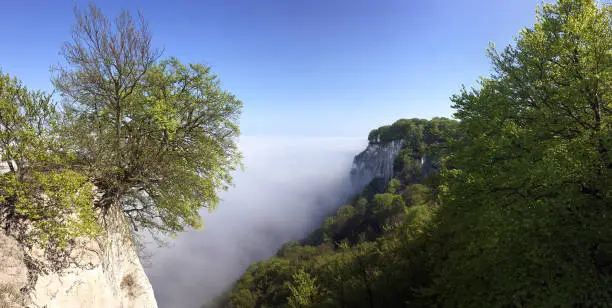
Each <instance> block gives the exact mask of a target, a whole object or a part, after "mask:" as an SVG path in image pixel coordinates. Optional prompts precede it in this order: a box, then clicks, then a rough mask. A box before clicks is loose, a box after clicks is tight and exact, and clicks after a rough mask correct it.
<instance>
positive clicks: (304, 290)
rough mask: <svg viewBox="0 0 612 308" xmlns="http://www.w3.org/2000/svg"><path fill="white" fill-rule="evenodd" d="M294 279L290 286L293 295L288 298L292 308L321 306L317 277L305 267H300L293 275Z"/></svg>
mask: <svg viewBox="0 0 612 308" xmlns="http://www.w3.org/2000/svg"><path fill="white" fill-rule="evenodd" d="M292 278H293V281H292V282H290V283H289V285H288V287H289V290H290V291H291V296H289V298H288V299H287V301H288V303H289V307H291V308H307V307H320V306H319V296H320V295H319V288H318V286H317V279H316V278H312V277H310V274H308V273H306V272H305V271H304V270H303V269H299V270H298V271H297V272H296V273H295V274H293V276H292Z"/></svg>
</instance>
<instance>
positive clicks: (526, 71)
mask: <svg viewBox="0 0 612 308" xmlns="http://www.w3.org/2000/svg"><path fill="white" fill-rule="evenodd" d="M611 12H612V11H611V9H610V7H609V6H608V5H603V4H598V3H596V2H594V1H588V0H560V1H558V2H557V3H554V4H544V5H542V6H541V7H540V8H539V9H538V12H537V22H536V24H535V25H534V26H533V27H532V28H528V29H525V30H523V31H522V32H521V34H520V36H519V37H518V39H517V42H516V45H515V46H508V47H506V48H505V49H504V50H503V51H501V52H499V51H497V50H496V49H495V48H493V47H492V48H491V49H490V53H489V54H490V57H491V59H492V64H493V69H494V74H493V75H492V76H491V77H490V78H485V79H482V80H481V82H480V88H479V89H474V90H471V91H467V90H463V91H462V92H461V93H460V94H459V95H456V96H454V97H453V98H452V100H453V102H454V103H455V108H456V109H457V112H456V117H457V118H459V119H460V120H461V124H460V129H461V131H462V133H463V134H464V136H465V137H464V138H463V139H461V140H460V141H458V142H455V143H454V145H453V149H452V157H451V158H450V160H449V161H450V163H451V164H452V165H453V166H454V168H453V169H451V170H448V171H446V172H444V175H443V182H445V185H447V189H448V190H447V192H446V193H445V194H444V195H443V200H442V204H443V206H442V207H441V211H440V212H439V216H438V219H437V223H436V224H437V225H438V226H439V227H440V232H439V233H438V234H436V235H435V238H437V239H440V241H441V240H442V239H444V245H440V246H439V248H438V249H433V248H432V255H435V256H436V257H437V259H436V260H438V261H434V262H436V265H437V267H436V268H435V272H434V273H435V277H436V279H435V280H434V285H433V287H432V288H431V289H430V291H432V294H433V296H434V297H436V298H437V299H438V300H439V303H440V305H441V306H469V307H482V306H487V307H502V306H504V307H505V306H511V305H512V306H534V307H535V306H550V307H552V306H556V307H569V306H588V307H593V306H598V305H601V304H603V303H609V299H610V298H611V297H612V293H611V292H610V290H611V288H610V287H611V286H612V285H611V284H610V281H612V280H611V279H610V277H611V276H610V272H609V271H608V270H607V269H606V268H607V266H608V264H611V261H612V259H610V258H609V257H608V256H609V251H610V250H609V249H610V248H609V247H610V246H609V245H608V243H609V242H610V238H612V234H611V232H610V229H609V227H608V224H609V219H608V218H607V217H610V215H611V214H612V213H611V212H610V209H611V208H610V204H612V199H611V197H612V194H611V193H610V187H612V186H611V185H610V184H611V183H610V179H611V178H612V164H611V163H612V159H611V158H612V157H611V156H610V150H609V149H610V147H611V146H612V142H611V139H610V136H611V131H610V123H611V122H610V121H611V120H612V117H611V113H610V110H611V107H612V106H611V105H610V93H611V92H610V84H611V83H612V78H611V77H612V74H611V72H612V61H611V60H612V55H611V54H610V52H609V51H610V50H611V49H612V26H611V21H612V19H611ZM434 251H435V253H433V252H434ZM441 260H444V261H441Z"/></svg>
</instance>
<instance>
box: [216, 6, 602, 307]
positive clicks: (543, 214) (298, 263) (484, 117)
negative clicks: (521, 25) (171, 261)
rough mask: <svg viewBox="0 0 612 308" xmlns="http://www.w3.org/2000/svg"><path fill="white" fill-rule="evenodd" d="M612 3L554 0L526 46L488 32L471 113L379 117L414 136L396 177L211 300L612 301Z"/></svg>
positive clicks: (396, 135) (463, 105) (385, 131)
mask: <svg viewBox="0 0 612 308" xmlns="http://www.w3.org/2000/svg"><path fill="white" fill-rule="evenodd" d="M611 13H612V11H611V8H610V6H608V5H604V4H598V3H596V2H594V1H590V0H559V1H558V2H556V3H553V4H543V5H542V6H541V7H539V8H538V11H537V22H536V23H535V25H534V26H533V27H530V28H526V29H524V30H523V31H521V32H520V34H519V35H518V38H517V40H516V43H515V44H514V45H512V46H507V47H506V48H504V49H503V50H501V51H499V50H497V49H496V48H495V47H493V46H491V47H490V49H489V57H490V59H491V63H492V69H493V73H492V74H491V76H489V77H488V78H482V79H481V80H480V81H479V86H478V87H477V88H476V89H471V90H467V89H463V90H462V91H461V92H460V93H459V94H457V95H455V96H453V97H452V99H451V100H452V102H453V103H454V105H453V107H454V108H455V114H454V116H455V118H456V119H457V120H458V122H454V121H451V120H447V119H433V120H431V121H427V120H416V119H413V120H400V121H398V122H397V123H395V124H394V125H391V126H383V127H381V128H378V129H376V130H374V131H372V132H371V133H370V136H369V140H370V142H371V143H385V142H389V141H392V140H398V139H403V140H404V148H403V150H402V152H401V154H400V156H399V157H398V158H397V161H396V163H395V170H394V173H395V176H394V178H393V179H392V180H390V181H389V182H388V183H386V185H385V186H384V188H383V189H381V187H379V186H377V185H370V186H368V187H366V189H365V190H364V192H363V193H361V194H360V195H359V196H358V197H357V198H355V200H354V202H352V203H351V204H348V205H344V206H342V207H340V208H339V209H338V211H337V213H336V215H335V216H332V217H329V218H327V219H326V220H325V222H324V224H323V226H322V228H320V229H318V230H316V231H314V232H313V233H312V234H311V235H310V236H309V237H308V238H306V239H304V240H302V241H300V242H292V243H287V244H286V245H284V246H283V247H282V248H281V249H280V250H279V251H278V253H277V254H276V255H275V256H274V257H272V258H270V259H269V260H264V261H261V262H258V263H255V264H253V265H251V266H250V267H249V268H248V269H247V271H246V272H245V273H244V275H243V276H242V277H241V278H240V279H239V280H238V281H237V282H236V283H235V285H234V286H233V288H232V289H231V290H230V291H229V292H227V293H226V294H223V295H220V296H219V298H217V300H216V301H215V303H213V304H212V305H215V306H226V307H405V306H408V307H607V306H611V305H612V229H611V228H610V221H611V220H610V217H612V216H611V215H612V128H611V126H610V125H611V124H612V122H611V121H612V116H611V111H612V103H611V101H612V88H611V86H612V19H611V17H612V15H611ZM423 157H426V158H429V159H427V160H425V165H421V164H420V162H421V158H423ZM423 169H427V170H428V172H423Z"/></svg>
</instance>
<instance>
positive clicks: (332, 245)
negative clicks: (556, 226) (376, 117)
mask: <svg viewBox="0 0 612 308" xmlns="http://www.w3.org/2000/svg"><path fill="white" fill-rule="evenodd" d="M406 121H408V122H409V123H413V122H417V123H420V124H419V125H422V127H426V126H427V127H429V126H428V125H427V123H429V122H428V121H427V120H418V121H416V120H406ZM433 121H438V120H437V119H436V120H433ZM400 123H402V122H400ZM446 127H453V128H452V129H454V126H452V125H448V126H446ZM446 127H443V128H442V130H441V131H440V132H439V135H441V136H442V135H443V136H446V135H448V134H450V132H448V131H446V130H447V129H451V128H446ZM420 133H421V135H414V136H412V137H410V136H407V137H406V138H416V140H417V141H418V142H417V141H414V140H412V139H406V140H405V144H408V145H410V144H412V145H417V148H418V147H420V145H423V149H422V153H425V152H429V153H430V155H432V156H434V155H438V153H437V152H435V151H434V150H430V147H432V146H434V144H433V143H432V144H430V145H427V144H425V143H424V142H423V141H422V140H423V135H422V134H423V130H420ZM441 138H442V137H440V139H439V140H437V141H435V143H436V144H442V143H445V142H446V140H442V139H441ZM403 151H404V152H407V151H409V152H410V153H414V149H412V148H410V147H409V146H407V147H406V148H404V150H403ZM439 156H441V155H439ZM414 161H415V162H417V161H418V162H419V163H420V159H419V160H417V159H414ZM406 172H408V171H406ZM413 172H414V173H411V174H408V173H407V178H409V179H411V180H410V181H403V180H402V179H401V178H393V179H391V180H390V181H389V182H388V183H384V181H382V179H375V180H373V181H372V182H371V183H370V185H368V186H366V187H365V188H364V191H363V192H362V193H361V195H360V196H358V197H356V198H355V200H354V203H353V204H352V205H351V204H349V205H344V206H342V207H340V208H339V209H338V210H337V212H336V213H335V215H333V216H330V217H327V218H326V219H325V220H324V222H323V226H322V228H319V229H317V230H315V231H314V232H312V233H311V234H310V235H309V236H308V237H307V238H306V239H305V240H303V241H300V242H289V243H287V244H285V245H283V247H281V249H280V250H279V251H278V253H277V254H276V257H275V258H273V259H270V260H268V261H265V262H271V263H274V264H276V263H278V262H280V261H279V260H284V262H285V263H282V264H284V266H283V267H282V268H283V274H282V275H278V272H279V268H280V266H271V265H269V264H267V263H256V264H254V265H252V266H251V267H250V268H249V270H247V272H246V273H245V274H244V275H243V276H242V277H241V278H240V280H239V281H238V283H237V284H236V285H235V286H234V287H233V288H232V290H231V291H230V292H229V294H230V297H233V298H234V300H233V301H232V302H230V303H228V304H226V305H225V306H227V307H394V306H404V305H405V303H406V302H407V301H408V300H414V299H415V298H417V295H418V294H420V293H419V292H418V288H419V287H422V286H423V284H424V283H425V282H429V276H428V271H427V270H426V267H427V260H428V259H429V258H428V256H427V255H426V253H425V245H424V243H426V242H425V241H424V240H423V238H424V236H426V235H427V230H426V228H427V226H428V225H429V224H430V221H431V220H432V217H433V216H434V214H435V210H434V208H433V207H432V206H433V205H434V204H437V203H435V202H433V201H432V198H433V197H431V195H433V193H432V192H433V191H437V190H438V188H437V187H434V186H437V185H440V181H439V180H436V179H439V176H435V174H437V172H436V171H435V170H433V169H432V172H433V173H432V174H429V175H426V174H424V172H423V170H422V169H420V168H419V169H418V170H414V171H413ZM413 181H414V182H415V183H416V182H419V183H422V184H413V183H412V182H413ZM406 194H408V195H411V196H412V195H414V198H410V199H409V200H411V201H410V202H411V203H409V204H408V205H411V204H415V206H412V207H408V208H407V207H406V203H405V201H404V197H403V196H405V195H406ZM413 199H414V202H413V201H412V200H413ZM417 204H418V205H417ZM278 258H281V259H278ZM265 277H276V278H279V277H284V278H281V279H280V280H276V281H277V282H276V284H274V288H273V289H275V290H282V291H276V292H277V293H275V294H280V293H282V294H285V293H283V292H286V289H285V288H289V295H288V297H287V298H285V299H284V300H282V301H279V300H278V296H276V295H271V294H263V293H262V292H259V293H258V292H256V291H254V290H253V287H252V286H253V285H254V284H256V282H255V281H261V280H266V278H265ZM276 278H275V279H276ZM266 281H270V280H269V279H268V280H266ZM264 293H265V292H264ZM243 303H250V304H243ZM241 305H242V306H241Z"/></svg>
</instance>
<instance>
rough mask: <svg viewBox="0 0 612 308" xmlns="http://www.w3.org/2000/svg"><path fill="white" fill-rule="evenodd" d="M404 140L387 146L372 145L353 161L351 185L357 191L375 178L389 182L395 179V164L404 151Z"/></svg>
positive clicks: (394, 141) (389, 143) (395, 141)
mask: <svg viewBox="0 0 612 308" xmlns="http://www.w3.org/2000/svg"><path fill="white" fill-rule="evenodd" d="M402 144H403V142H402V140H393V141H391V142H388V143H386V144H380V143H370V144H369V145H368V147H367V148H366V149H365V150H364V151H363V152H361V153H359V154H358V155H357V156H355V159H354V160H353V168H352V170H351V184H352V186H353V188H355V189H356V190H357V191H359V190H361V189H363V187H364V186H365V185H366V184H368V183H369V182H370V181H372V180H373V179H375V178H381V179H383V180H384V181H385V183H386V182H387V181H389V180H390V179H391V178H392V177H393V163H394V162H395V158H397V156H398V155H399V153H400V151H401V149H402Z"/></svg>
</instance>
